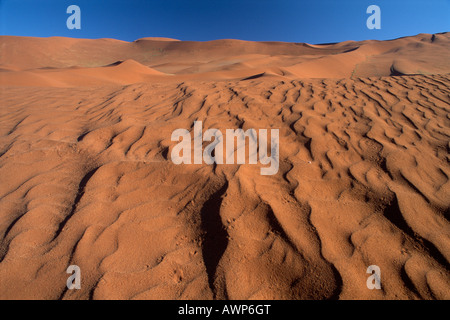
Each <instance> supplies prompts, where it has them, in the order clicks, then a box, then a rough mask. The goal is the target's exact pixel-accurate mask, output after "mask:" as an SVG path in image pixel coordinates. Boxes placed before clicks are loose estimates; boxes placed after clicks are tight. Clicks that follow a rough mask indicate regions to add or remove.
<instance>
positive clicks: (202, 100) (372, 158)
mask: <svg viewBox="0 0 450 320" xmlns="http://www.w3.org/2000/svg"><path fill="white" fill-rule="evenodd" d="M0 41H1V42H2V46H1V47H0V48H1V51H0V68H1V69H2V70H0V84H1V86H0V99H1V101H0V104H1V108H0V176H1V177H2V183H1V184H0V237H1V238H0V239H1V242H0V281H1V285H0V298H2V299H16V298H21V299H22V298H30V299H450V266H449V261H450V227H449V221H448V220H449V213H450V210H449V205H450V182H449V176H450V167H449V161H450V156H449V151H450V118H449V112H450V90H449V88H450V65H449V60H448V59H445V57H446V56H447V57H448V53H449V43H450V34H448V33H445V34H439V35H418V36H416V37H408V38H402V39H397V40H392V41H385V42H382V41H362V42H353V41H350V42H346V43H340V44H329V45H309V44H289V43H251V42H244V41H238V40H219V41H210V42H205V43H195V42H184V41H176V40H173V39H153V38H144V39H141V40H138V41H136V42H133V43H128V42H123V41H116V40H112V39H100V40H79V39H65V38H49V39H33V38H20V37H1V40H0ZM24 48H26V50H24ZM197 120H201V121H203V128H204V130H206V129H208V128H218V129H220V130H222V131H225V130H226V129H229V128H230V129H231V128H233V129H234V128H242V129H244V130H247V129H250V128H255V129H269V128H277V129H279V132H280V169H279V172H278V173H277V174H276V175H273V176H262V175H260V170H259V169H260V165H248V164H244V165H206V164H198V165H184V164H183V165H175V164H173V163H172V161H171V160H170V154H171V151H172V150H173V148H174V146H175V144H176V143H175V142H173V141H171V139H170V138H171V133H172V132H173V130H175V129H178V128H186V129H190V128H192V125H193V122H194V121H197ZM69 265H78V266H79V267H80V268H81V270H82V287H81V290H67V288H66V280H67V277H68V274H67V273H66V269H67V267H68V266H69ZM369 265H378V266H379V267H380V268H381V272H382V275H381V280H382V289H381V290H369V289H368V288H367V286H366V280H367V277H368V276H369V275H368V274H367V273H366V270H367V267H368V266H369Z"/></svg>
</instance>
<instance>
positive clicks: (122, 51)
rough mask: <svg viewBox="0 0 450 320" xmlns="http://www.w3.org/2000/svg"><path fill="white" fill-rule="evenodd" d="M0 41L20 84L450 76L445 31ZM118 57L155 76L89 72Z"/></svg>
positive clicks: (6, 77) (4, 80)
mask: <svg viewBox="0 0 450 320" xmlns="http://www.w3.org/2000/svg"><path fill="white" fill-rule="evenodd" d="M0 41H1V43H2V55H1V56H0V69H2V70H3V71H5V70H7V71H15V72H9V73H2V75H1V77H0V84H3V85H6V84H8V85H20V83H21V79H22V77H23V75H25V77H27V78H29V80H27V79H24V81H23V83H22V84H23V85H40V83H41V85H42V84H46V85H52V84H54V85H59V86H79V85H82V83H83V82H84V83H85V84H86V85H92V84H97V83H99V81H103V79H104V78H105V77H102V76H101V74H102V73H106V74H107V79H104V81H105V83H121V84H131V83H136V82H139V81H144V82H145V81H152V80H153V78H154V76H159V79H158V81H173V80H174V78H176V79H177V80H179V81H185V80H208V81H209V80H220V79H230V80H238V79H241V78H248V77H251V76H253V75H256V74H263V73H264V74H265V75H272V76H278V77H279V78H280V79H281V78H285V79H298V78H348V77H351V78H357V77H372V76H377V77H379V76H390V75H415V74H435V73H440V74H444V73H450V59H449V47H450V33H442V34H436V35H431V34H420V35H417V36H414V37H406V38H401V39H397V40H391V41H373V40H371V41H359V42H356V41H346V42H344V43H337V44H329V45H311V44H303V43H283V42H249V41H241V40H215V41H208V42H192V41H179V40H175V39H169V38H142V39H139V40H136V41H134V42H131V43H129V42H125V41H117V40H113V39H98V40H87V39H69V38H60V37H54V38H26V37H10V36H3V37H0ZM21 48H27V50H21ZM119 60H123V61H126V60H134V61H136V62H137V63H140V64H141V65H143V66H147V67H149V68H152V69H154V70H155V71H159V73H152V72H150V73H149V72H148V70H146V71H144V70H141V71H142V72H138V73H139V74H140V75H139V76H131V75H127V76H123V74H122V73H121V72H117V73H115V74H113V73H112V72H110V70H104V71H100V70H95V71H92V69H91V68H98V67H103V66H106V65H110V64H112V63H114V62H116V61H119ZM73 66H77V67H80V68H89V69H90V70H91V71H86V72H81V71H78V72H76V73H73V79H70V78H65V77H64V76H62V75H61V72H62V73H66V71H67V70H66V69H67V68H70V67H73ZM43 68H45V69H43ZM48 68H51V69H48ZM55 69H58V71H60V72H55V71H56V70H55ZM89 69H88V70H89ZM121 69H123V68H121ZM149 70H150V69H149ZM24 71H26V73H25V74H23V73H22V72H24ZM130 71H131V72H134V70H130ZM122 72H126V71H125V70H122ZM92 73H95V74H98V75H100V79H92V77H91V74H92ZM83 76H85V77H86V79H85V80H84V79H83ZM63 78H64V79H63ZM32 79H34V80H32Z"/></svg>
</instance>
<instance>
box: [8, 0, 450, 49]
mask: <svg viewBox="0 0 450 320" xmlns="http://www.w3.org/2000/svg"><path fill="white" fill-rule="evenodd" d="M71 4H75V5H78V6H79V7H80V8H81V30H75V29H74V30H69V29H67V27H66V20H67V18H68V17H69V14H67V13H66V9H67V7H68V6H69V5H71ZM371 4H375V5H378V6H379V7H380V8H381V30H369V29H368V28H367V27H366V20H367V18H368V17H369V15H368V14H367V13H366V9H367V7H368V6H369V5H371ZM444 31H450V0H370V1H366V0H226V1H225V0H198V1H197V0H146V1H144V0H120V1H119V0H111V1H107V0H70V1H66V0H0V34H1V35H20V36H34V37H50V36H64V37H74V38H115V39H120V40H126V41H133V40H136V39H138V38H142V37H170V38H176V39H180V40H195V41H207V40H215V39H242V40H254V41H289V42H308V43H327V42H339V41H345V40H365V39H379V40H383V39H394V38H398V37H401V36H408V35H415V34H418V33H437V32H444Z"/></svg>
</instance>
